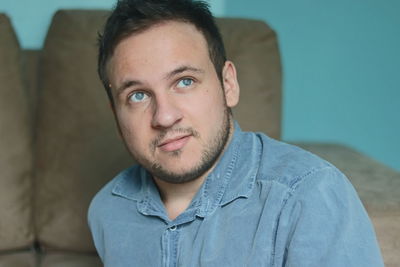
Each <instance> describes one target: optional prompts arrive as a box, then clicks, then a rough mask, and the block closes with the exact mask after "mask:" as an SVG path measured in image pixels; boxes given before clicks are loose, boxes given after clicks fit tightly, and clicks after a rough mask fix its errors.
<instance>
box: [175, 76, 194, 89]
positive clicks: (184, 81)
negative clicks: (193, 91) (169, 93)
mask: <svg viewBox="0 0 400 267" xmlns="http://www.w3.org/2000/svg"><path fill="white" fill-rule="evenodd" d="M193 82H194V81H193V80H192V79H189V78H185V79H182V80H180V81H179V82H178V85H177V86H178V87H179V88H184V87H188V86H191V85H192V84H193Z"/></svg>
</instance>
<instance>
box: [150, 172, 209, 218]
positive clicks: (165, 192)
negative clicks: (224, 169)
mask: <svg viewBox="0 0 400 267" xmlns="http://www.w3.org/2000/svg"><path fill="white" fill-rule="evenodd" d="M208 173H209V172H207V173H206V174H204V175H202V176H201V177H199V178H197V179H195V180H193V181H190V182H186V183H182V184H171V183H168V182H165V181H163V180H160V179H158V178H154V182H155V183H156V185H157V187H158V190H159V192H160V196H161V200H162V202H163V203H164V206H165V209H166V211H167V214H168V217H169V218H170V219H171V220H174V219H175V218H176V217H178V216H179V214H181V213H182V212H184V211H185V210H186V209H187V208H188V207H189V205H190V203H191V202H192V200H193V198H194V196H195V195H196V193H197V191H198V190H199V189H200V187H201V186H202V184H203V183H204V180H205V179H206V177H207V175H208Z"/></svg>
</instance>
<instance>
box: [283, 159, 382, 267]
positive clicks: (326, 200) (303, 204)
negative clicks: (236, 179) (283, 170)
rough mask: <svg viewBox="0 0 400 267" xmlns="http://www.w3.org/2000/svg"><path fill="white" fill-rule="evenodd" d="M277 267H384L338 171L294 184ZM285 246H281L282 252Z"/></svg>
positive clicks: (364, 217) (358, 206)
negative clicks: (281, 252)
mask: <svg viewBox="0 0 400 267" xmlns="http://www.w3.org/2000/svg"><path fill="white" fill-rule="evenodd" d="M276 246H278V247H276V251H284V253H283V254H281V255H276V256H277V261H276V262H277V263H278V262H279V263H278V264H277V265H276V266H285V267H303V266H304V267H305V266H307V267H312V266H318V267H320V266H324V267H339V266H346V267H353V266H354V267H359V266H363V267H368V266H371V267H379V266H383V261H382V257H381V254H380V249H379V246H378V243H377V240H376V236H375V233H374V230H373V227H372V224H371V221H370V219H369V217H368V215H367V213H366V211H365V209H364V207H363V205H362V203H361V201H360V199H359V198H358V196H357V193H356V191H355V190H354V188H353V186H352V185H351V184H350V182H349V181H348V179H347V178H346V177H345V176H344V175H343V174H342V173H341V172H340V171H338V170H337V169H335V168H334V167H326V168H324V169H321V170H318V171H315V172H311V173H309V174H308V175H305V176H304V177H302V178H299V179H298V181H297V182H296V183H295V184H294V185H293V187H292V190H291V191H290V193H289V195H288V197H287V200H286V203H285V205H284V208H283V210H282V213H281V216H280V219H279V222H278V226H277V236H276ZM279 246H281V247H279Z"/></svg>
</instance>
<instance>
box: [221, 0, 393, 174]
mask: <svg viewBox="0 0 400 267" xmlns="http://www.w3.org/2000/svg"><path fill="white" fill-rule="evenodd" d="M225 14H226V15H228V16H241V17H243V16H244V17H249V18H259V19H263V20H265V21H267V22H268V23H269V24H270V25H271V26H272V27H273V28H274V29H275V30H276V31H277V32H278V35H279V40H280V47H281V52H282V60H283V72H284V110H283V111H284V120H283V138H284V139H285V140H288V141H298V140H303V141H317V142H337V143H342V144H346V145H348V146H350V147H353V148H355V149H357V150H359V151H361V152H364V153H365V154H367V155H369V156H371V157H373V158H375V159H377V160H378V161H381V162H384V163H386V164H387V165H390V166H391V167H393V168H395V169H397V170H400V155H399V151H400V1H398V0H385V1H379V0H336V1H321V0H282V1H276V0H275V1H272V0H252V1H246V2H245V1H242V0H227V1H225Z"/></svg>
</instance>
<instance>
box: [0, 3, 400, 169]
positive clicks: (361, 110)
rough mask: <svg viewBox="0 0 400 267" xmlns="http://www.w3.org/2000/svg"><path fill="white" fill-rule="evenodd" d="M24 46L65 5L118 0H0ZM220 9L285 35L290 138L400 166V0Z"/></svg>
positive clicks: (39, 37) (36, 43)
mask: <svg viewBox="0 0 400 267" xmlns="http://www.w3.org/2000/svg"><path fill="white" fill-rule="evenodd" d="M0 1H1V2H0V12H6V13H8V14H9V16H10V17H11V19H12V22H13V24H14V27H15V28H16V31H17V34H18V37H19V40H20V43H21V46H22V47H24V48H40V47H41V46H42V43H43V39H44V37H45V34H46V32H47V28H48V24H49V22H50V20H51V16H52V15H53V13H54V12H55V11H56V10H57V9H59V8H110V7H111V6H112V5H113V3H114V1H113V0H85V1H81V0H37V1H32V0H18V1H16V0H0ZM211 5H212V9H213V11H214V12H215V14H216V15H219V16H221V15H225V16H241V17H250V18H258V19H262V20H265V21H267V22H268V23H269V24H270V25H271V26H272V27H273V28H274V29H276V31H277V32H278V34H279V39H280V46H281V52H282V60H283V70H284V118H283V138H284V139H285V140H287V141H300V140H302V141H314V142H315V141H317V142H338V143H343V144H346V145H348V146H350V147H353V148H355V149H357V150H359V151H361V152H364V153H366V154H367V155H369V156H371V157H373V158H375V159H377V160H379V161H381V162H384V163H385V164H387V165H389V166H391V167H393V168H395V169H397V170H400V157H399V156H398V151H399V150H400V142H399V137H400V1H398V0H385V1H378V0H351V1H348V0H337V1H320V0H285V1H276V0H275V1H273V0H251V1H243V0H212V1H211Z"/></svg>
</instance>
